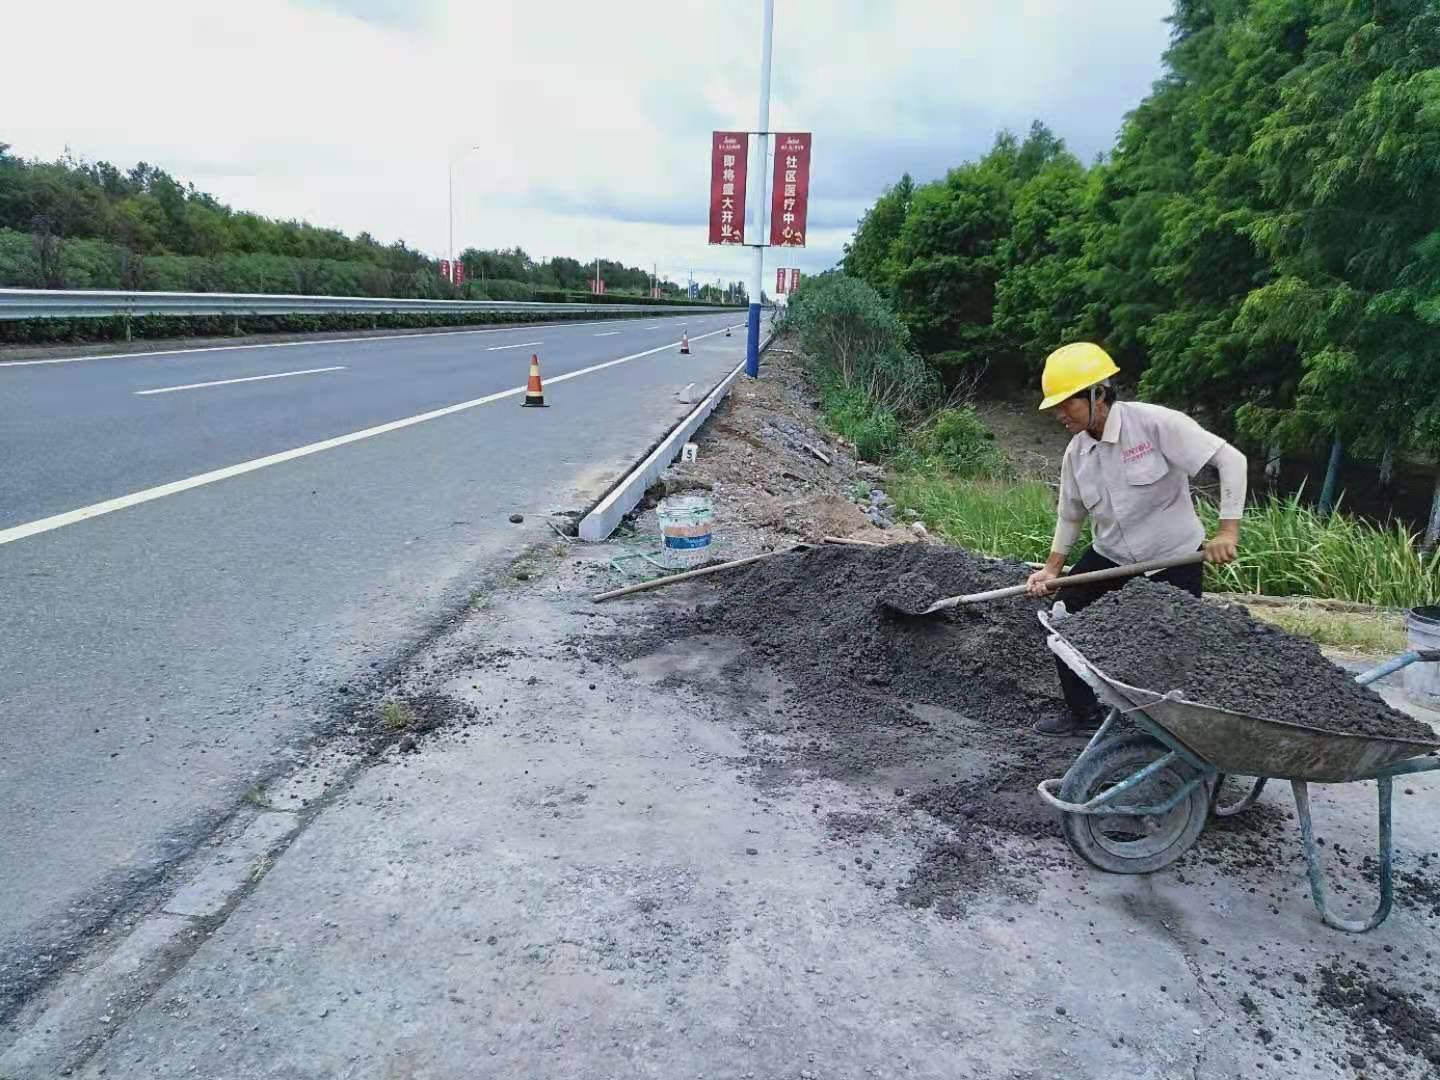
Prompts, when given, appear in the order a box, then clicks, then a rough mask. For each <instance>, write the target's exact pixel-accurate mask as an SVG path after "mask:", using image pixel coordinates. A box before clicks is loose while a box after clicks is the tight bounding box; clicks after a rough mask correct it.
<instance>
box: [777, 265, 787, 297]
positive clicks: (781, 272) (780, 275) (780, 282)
mask: <svg viewBox="0 0 1440 1080" xmlns="http://www.w3.org/2000/svg"><path fill="white" fill-rule="evenodd" d="M784 291H785V268H784V267H783V266H777V267H776V268H775V295H776V296H779V295H780V294H781V293H783V292H784Z"/></svg>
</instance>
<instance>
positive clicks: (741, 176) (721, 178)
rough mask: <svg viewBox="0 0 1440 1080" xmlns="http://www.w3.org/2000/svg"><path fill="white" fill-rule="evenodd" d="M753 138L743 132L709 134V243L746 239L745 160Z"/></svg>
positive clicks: (741, 242)
mask: <svg viewBox="0 0 1440 1080" xmlns="http://www.w3.org/2000/svg"><path fill="white" fill-rule="evenodd" d="M749 151H750V137H749V136H748V135H747V134H746V133H745V132H743V131H716V132H712V133H711V136H710V243H712V244H743V243H744V242H745V160H746V157H747V156H748V154H749Z"/></svg>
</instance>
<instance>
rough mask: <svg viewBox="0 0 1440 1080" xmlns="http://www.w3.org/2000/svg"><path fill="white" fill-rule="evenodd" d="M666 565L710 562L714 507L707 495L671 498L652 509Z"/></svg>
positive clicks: (661, 501)
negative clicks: (657, 519)
mask: <svg viewBox="0 0 1440 1080" xmlns="http://www.w3.org/2000/svg"><path fill="white" fill-rule="evenodd" d="M655 513H656V515H657V516H658V517H659V519H660V539H661V540H663V541H664V543H665V564H666V565H667V566H677V567H678V566H699V565H700V564H701V563H705V562H709V561H710V540H711V533H710V523H711V520H712V519H713V518H714V516H715V505H714V503H713V502H711V500H710V497H709V496H708V495H672V496H670V498H668V499H661V500H660V505H659V506H658V507H656V510H655Z"/></svg>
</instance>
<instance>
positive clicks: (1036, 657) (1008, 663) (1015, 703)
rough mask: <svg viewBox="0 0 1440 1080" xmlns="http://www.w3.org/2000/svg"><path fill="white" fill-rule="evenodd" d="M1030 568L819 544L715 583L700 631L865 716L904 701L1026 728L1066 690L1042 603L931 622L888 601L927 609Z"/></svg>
mask: <svg viewBox="0 0 1440 1080" xmlns="http://www.w3.org/2000/svg"><path fill="white" fill-rule="evenodd" d="M1028 573H1029V571H1028V569H1027V568H1026V567H1025V566H1024V564H1022V563H1018V562H1012V561H996V560H992V559H987V558H984V557H983V556H979V555H974V554H972V553H970V552H968V551H963V550H960V549H956V548H941V547H931V546H927V545H921V544H904V545H898V544H897V545H893V546H890V547H883V548H874V549H868V548H843V547H825V548H817V549H814V550H811V551H806V552H800V553H796V554H794V555H787V556H782V557H780V558H776V559H769V560H767V561H765V562H762V563H757V564H755V566H754V567H752V568H751V569H749V570H748V571H745V572H743V573H740V574H737V575H735V576H733V577H726V578H725V579H724V580H723V581H720V580H719V579H715V580H716V587H717V589H718V591H719V592H720V593H721V596H720V599H719V602H718V603H714V604H709V605H706V606H704V607H702V608H700V609H699V611H698V612H696V615H695V619H694V620H693V622H691V625H692V626H693V627H694V628H695V629H698V630H700V631H702V632H705V633H712V634H724V635H729V636H733V637H738V638H740V639H742V640H743V641H744V642H745V644H746V648H747V652H748V654H749V656H750V658H751V659H752V660H754V661H756V662H765V663H769V664H773V665H774V666H776V667H778V668H779V669H781V670H783V671H784V672H785V673H786V674H787V675H789V676H791V678H793V679H794V680H795V681H796V683H797V684H798V685H799V686H801V687H803V688H804V689H805V691H806V693H807V694H820V695H825V696H826V697H827V699H828V703H829V704H830V705H831V706H832V708H834V709H835V710H838V711H841V712H843V713H845V714H846V715H849V716H851V717H853V718H855V719H857V720H861V721H863V720H864V719H866V718H867V717H869V716H872V715H873V714H875V712H876V711H877V709H879V711H881V712H883V711H885V710H884V707H883V706H880V705H878V704H877V700H876V699H877V697H890V696H893V697H898V698H900V699H902V700H904V701H909V702H921V703H925V704H932V705H940V706H944V707H947V708H951V709H954V710H956V711H957V712H960V713H963V714H964V715H966V716H968V717H971V718H974V719H977V720H984V721H986V722H990V723H995V724H1001V725H1005V726H1007V727H1012V728H1014V727H1022V726H1025V725H1027V724H1029V723H1030V722H1031V720H1032V718H1033V713H1032V711H1031V710H1032V709H1033V708H1034V707H1035V706H1037V705H1042V704H1046V703H1048V702H1050V701H1051V700H1052V699H1053V696H1054V694H1055V692H1056V681H1055V671H1054V664H1053V659H1052V657H1051V654H1050V651H1049V649H1047V648H1046V647H1045V635H1044V632H1043V629H1042V628H1041V626H1040V624H1039V622H1038V621H1037V620H1036V618H1035V612H1036V610H1037V605H1036V604H1035V603H1034V602H1032V601H1027V600H1025V599H1024V598H1018V599H1015V600H1010V601H999V602H996V603H991V604H985V605H977V606H975V607H968V608H963V609H957V610H954V611H951V612H947V613H946V614H945V615H943V616H940V617H935V616H931V617H930V618H927V619H909V618H905V617H903V616H896V615H894V614H893V613H890V612H888V611H887V610H886V608H885V606H884V602H885V601H886V600H895V599H897V598H899V599H902V600H905V601H906V602H908V603H914V604H919V605H920V606H924V605H925V604H929V603H930V602H931V601H933V600H936V599H939V598H940V597H942V596H947V595H951V594H954V593H961V592H977V591H980V590H983V589H992V588H998V587H1000V586H1004V585H1014V584H1016V583H1017V582H1021V581H1023V580H1024V579H1025V577H1026V575H1027V574H1028ZM692 632H693V630H692ZM877 692H878V693H877Z"/></svg>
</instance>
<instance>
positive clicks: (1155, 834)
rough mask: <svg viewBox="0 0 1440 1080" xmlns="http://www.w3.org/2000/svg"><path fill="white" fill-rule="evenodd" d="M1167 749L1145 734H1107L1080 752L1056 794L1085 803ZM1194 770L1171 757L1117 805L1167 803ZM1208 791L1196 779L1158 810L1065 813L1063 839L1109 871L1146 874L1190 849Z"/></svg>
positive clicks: (1207, 805)
mask: <svg viewBox="0 0 1440 1080" xmlns="http://www.w3.org/2000/svg"><path fill="white" fill-rule="evenodd" d="M1166 753H1167V750H1166V748H1165V747H1164V746H1162V745H1161V744H1160V743H1159V742H1157V741H1156V740H1155V739H1152V738H1151V737H1150V736H1149V735H1145V734H1142V733H1140V732H1135V733H1132V734H1129V735H1122V736H1120V737H1119V738H1115V739H1107V740H1106V741H1105V742H1103V743H1101V744H1100V745H1099V746H1097V747H1095V748H1094V749H1093V750H1090V751H1088V752H1087V753H1085V754H1083V755H1081V757H1080V759H1079V760H1078V761H1076V762H1075V764H1074V765H1073V766H1072V767H1071V769H1070V772H1069V773H1068V774H1066V776H1065V782H1064V783H1063V784H1062V785H1061V787H1060V797H1061V798H1062V799H1064V800H1065V801H1066V802H1070V803H1085V802H1089V801H1090V800H1091V799H1093V798H1095V797H1096V796H1098V795H1101V794H1103V793H1104V792H1105V791H1107V790H1108V789H1109V788H1112V787H1114V786H1115V785H1116V784H1119V783H1120V782H1121V781H1123V780H1126V779H1128V778H1130V777H1132V776H1134V775H1135V774H1136V773H1138V772H1139V771H1140V770H1141V769H1143V768H1145V766H1147V765H1149V764H1150V763H1151V762H1154V761H1156V760H1158V759H1159V758H1161V757H1163V756H1164V755H1165V754H1166ZM1198 775H1199V774H1198V772H1197V771H1196V770H1195V769H1194V768H1193V767H1191V766H1190V765H1187V764H1186V763H1185V762H1183V761H1181V760H1179V759H1176V760H1175V761H1172V762H1171V763H1170V764H1169V765H1167V766H1166V767H1165V768H1163V769H1161V770H1160V771H1159V772H1158V773H1156V774H1155V775H1154V776H1152V777H1150V778H1149V779H1148V780H1146V781H1145V782H1144V783H1142V784H1141V785H1139V786H1138V787H1136V788H1134V789H1133V790H1131V791H1127V792H1125V793H1124V794H1122V795H1120V796H1119V797H1118V798H1117V800H1116V801H1117V804H1118V805H1128V806H1146V805H1148V806H1155V805H1159V804H1162V803H1164V802H1166V801H1167V800H1168V799H1169V798H1170V797H1172V796H1173V795H1174V794H1175V793H1176V792H1178V791H1179V790H1180V789H1181V788H1182V787H1184V785H1185V784H1186V783H1188V782H1189V781H1190V780H1193V779H1195V778H1196V777H1197V776H1198ZM1209 811H1210V792H1209V790H1208V787H1207V785H1206V784H1197V785H1195V787H1194V788H1192V789H1191V790H1190V792H1189V793H1188V794H1187V795H1186V796H1185V797H1184V798H1182V799H1181V800H1180V802H1179V803H1178V804H1177V805H1176V806H1174V807H1173V808H1171V809H1170V810H1168V811H1166V812H1165V813H1164V814H1160V815H1149V816H1145V817H1136V816H1132V815H1128V814H1103V815H1102V814H1076V813H1068V814H1065V815H1064V820H1063V823H1062V825H1063V828H1064V832H1065V839H1066V840H1067V841H1068V842H1069V844H1070V846H1071V847H1072V848H1074V849H1075V853H1076V854H1077V855H1079V856H1080V857H1081V858H1082V859H1084V860H1085V861H1086V862H1088V863H1089V864H1090V865H1091V866H1094V867H1096V868H1098V869H1100V870H1105V871H1107V872H1109V873H1112V874H1149V873H1152V872H1154V871H1156V870H1160V869H1163V868H1164V867H1167V866H1169V865H1170V864H1171V863H1173V862H1174V861H1175V860H1176V859H1178V858H1180V856H1181V855H1183V854H1185V852H1186V851H1188V850H1189V849H1190V846H1191V845H1192V844H1194V843H1195V840H1196V838H1197V837H1199V835H1200V833H1201V832H1202V831H1203V830H1204V828H1205V819H1206V817H1207V816H1208V814H1209Z"/></svg>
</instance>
